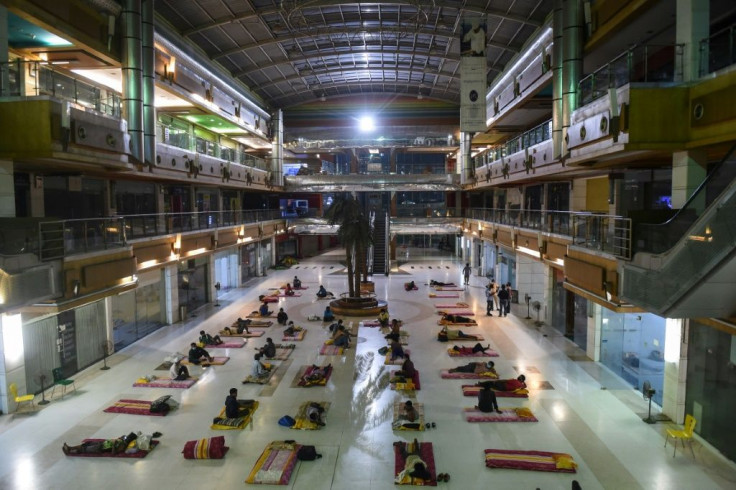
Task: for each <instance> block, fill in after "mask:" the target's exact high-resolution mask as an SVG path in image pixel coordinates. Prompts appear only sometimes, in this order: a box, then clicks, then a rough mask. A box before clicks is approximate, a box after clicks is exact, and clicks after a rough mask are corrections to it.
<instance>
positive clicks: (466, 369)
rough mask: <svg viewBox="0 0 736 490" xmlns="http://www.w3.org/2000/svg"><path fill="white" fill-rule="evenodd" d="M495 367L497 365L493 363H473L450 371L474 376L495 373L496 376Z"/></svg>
mask: <svg viewBox="0 0 736 490" xmlns="http://www.w3.org/2000/svg"><path fill="white" fill-rule="evenodd" d="M494 366H495V364H494V362H493V361H488V362H471V363H468V364H465V365H463V366H458V367H455V368H452V369H449V371H450V372H451V373H474V374H481V373H493V374H496V369H495V367H494Z"/></svg>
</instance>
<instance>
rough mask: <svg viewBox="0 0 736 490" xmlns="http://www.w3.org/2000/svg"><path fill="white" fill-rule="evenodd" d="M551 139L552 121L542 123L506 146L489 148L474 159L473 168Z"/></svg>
mask: <svg viewBox="0 0 736 490" xmlns="http://www.w3.org/2000/svg"><path fill="white" fill-rule="evenodd" d="M549 139H552V119H549V120H547V121H544V122H543V123H542V124H539V125H537V126H535V127H533V128H532V129H530V130H528V131H524V132H523V133H522V134H521V135H519V136H517V137H515V138H513V139H511V140H509V141H508V142H507V143H506V144H504V145H501V146H498V147H496V148H491V149H490V150H489V151H487V152H486V153H484V154H483V155H481V156H478V157H476V158H475V166H476V167H482V166H483V165H485V164H487V163H490V162H495V161H496V160H500V159H501V157H505V156H508V155H513V154H514V153H516V152H519V151H523V150H525V149H527V148H530V147H532V146H534V145H538V144H539V143H542V142H543V141H547V140H549Z"/></svg>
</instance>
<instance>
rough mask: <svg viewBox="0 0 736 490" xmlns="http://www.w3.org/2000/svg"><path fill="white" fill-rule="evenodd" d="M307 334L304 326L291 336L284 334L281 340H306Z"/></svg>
mask: <svg viewBox="0 0 736 490" xmlns="http://www.w3.org/2000/svg"><path fill="white" fill-rule="evenodd" d="M306 334H307V329H306V328H304V329H302V330H299V331H298V332H295V335H293V336H291V337H289V336H287V335H284V336H283V337H281V340H288V341H289V342H296V341H297V340H304V336H305V335H306Z"/></svg>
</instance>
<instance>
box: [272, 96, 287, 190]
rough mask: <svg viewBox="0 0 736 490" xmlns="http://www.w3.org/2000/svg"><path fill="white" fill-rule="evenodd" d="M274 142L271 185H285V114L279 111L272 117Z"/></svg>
mask: <svg viewBox="0 0 736 490" xmlns="http://www.w3.org/2000/svg"><path fill="white" fill-rule="evenodd" d="M271 124H272V125H273V141H272V145H271V146H272V149H271V185H275V186H279V187H280V186H283V185H284V113H283V112H282V111H281V109H279V110H277V111H276V113H275V114H273V116H272V117H271Z"/></svg>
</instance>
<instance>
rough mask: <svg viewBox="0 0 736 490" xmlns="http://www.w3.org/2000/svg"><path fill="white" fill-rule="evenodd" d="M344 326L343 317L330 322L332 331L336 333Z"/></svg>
mask: <svg viewBox="0 0 736 490" xmlns="http://www.w3.org/2000/svg"><path fill="white" fill-rule="evenodd" d="M340 327H342V318H341V319H339V320H338V321H336V322H335V323H331V324H330V327H329V329H330V333H331V334H333V335H334V333H335V332H337V329H338V328H340Z"/></svg>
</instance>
